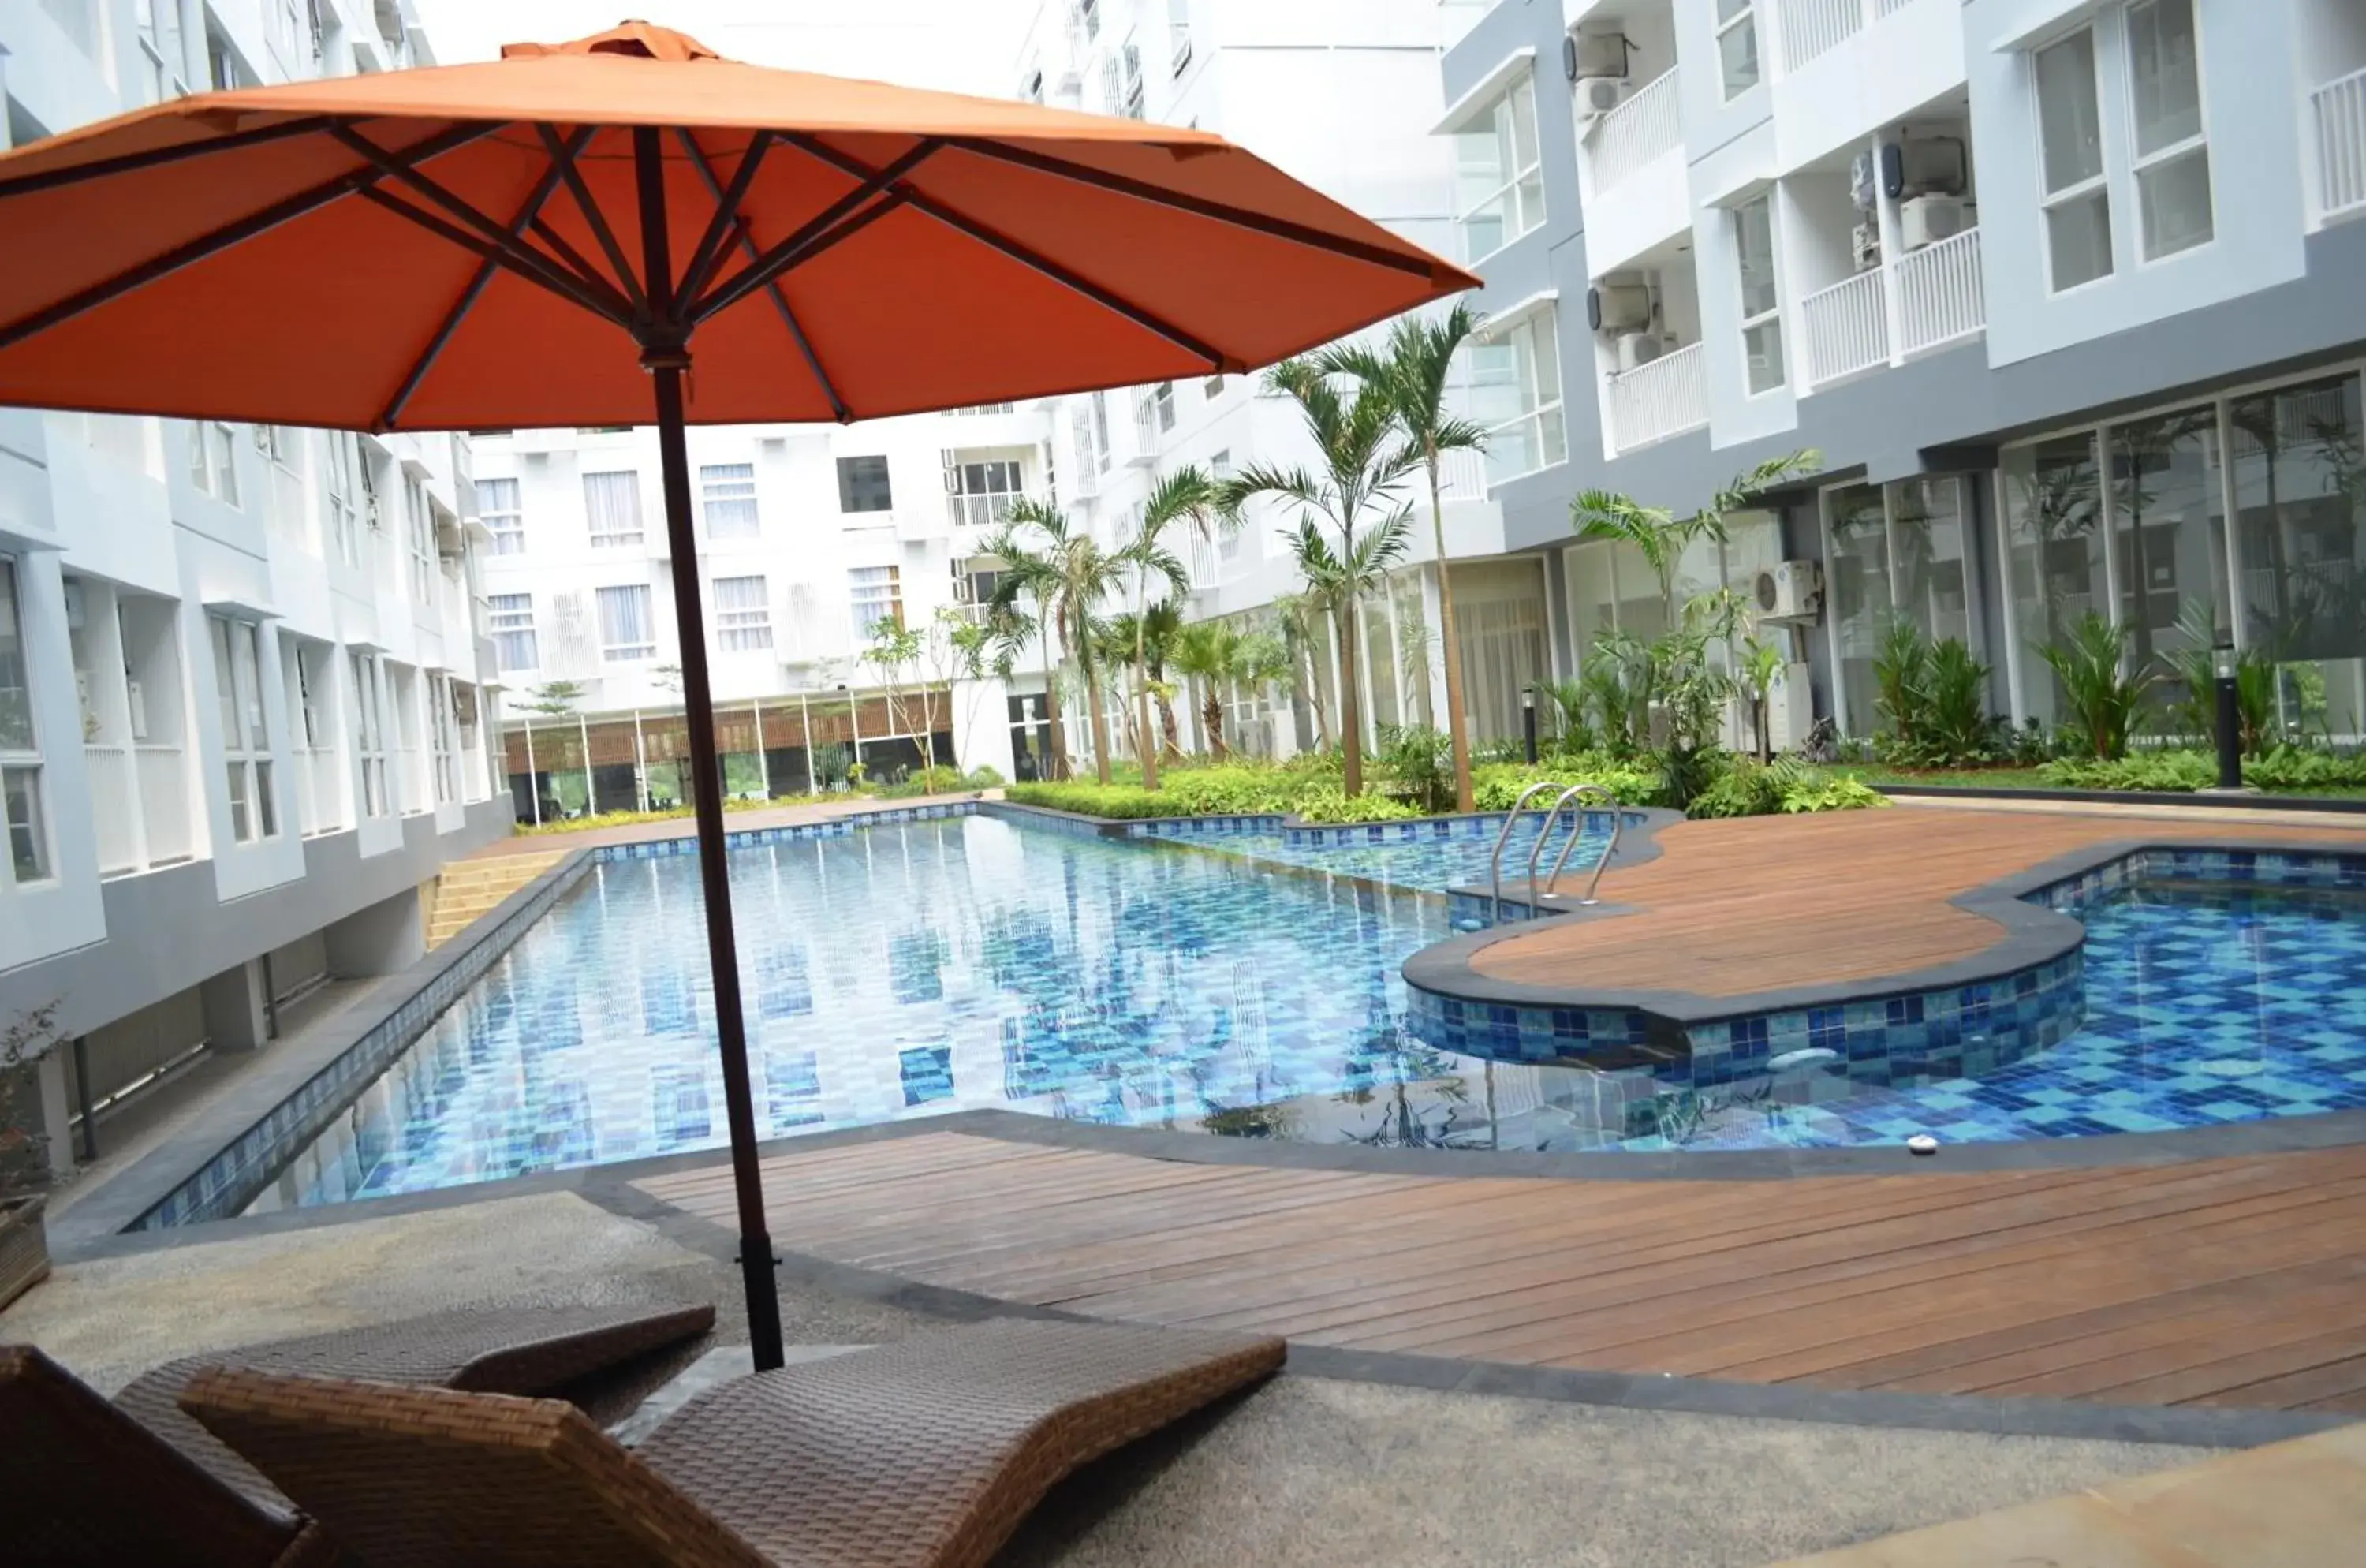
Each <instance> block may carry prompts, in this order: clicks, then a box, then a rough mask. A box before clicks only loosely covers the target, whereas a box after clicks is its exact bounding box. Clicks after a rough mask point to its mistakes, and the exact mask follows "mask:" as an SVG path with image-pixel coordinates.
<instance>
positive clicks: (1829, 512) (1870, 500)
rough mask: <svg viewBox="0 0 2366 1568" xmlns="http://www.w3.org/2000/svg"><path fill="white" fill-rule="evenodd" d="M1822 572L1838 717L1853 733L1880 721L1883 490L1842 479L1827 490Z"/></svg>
mask: <svg viewBox="0 0 2366 1568" xmlns="http://www.w3.org/2000/svg"><path fill="white" fill-rule="evenodd" d="M1824 574H1825V578H1826V589H1827V592H1829V594H1830V605H1829V613H1830V615H1831V644H1832V668H1833V670H1834V671H1835V676H1834V681H1833V686H1834V693H1835V694H1836V695H1837V696H1838V697H1839V699H1840V702H1839V707H1840V712H1839V714H1838V718H1839V721H1840V727H1841V728H1842V730H1844V731H1846V732H1847V733H1848V734H1851V735H1871V734H1872V733H1873V732H1874V731H1875V729H1876V728H1878V726H1879V722H1880V721H1879V716H1878V714H1877V712H1876V707H1875V705H1874V692H1875V684H1874V678H1873V661H1874V659H1875V656H1876V655H1877V654H1878V653H1879V652H1880V651H1881V639H1882V637H1883V636H1884V635H1885V634H1886V633H1887V631H1888V630H1889V621H1890V616H1891V614H1892V612H1893V609H1894V605H1893V604H1892V601H1891V597H1890V585H1889V525H1888V517H1887V512H1886V510H1885V508H1884V506H1883V503H1882V493H1881V491H1880V490H1879V489H1878V488H1876V487H1875V486H1873V485H1843V486H1842V487H1840V488H1839V489H1837V490H1828V491H1824Z"/></svg>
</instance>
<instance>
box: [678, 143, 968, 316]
mask: <svg viewBox="0 0 2366 1568" xmlns="http://www.w3.org/2000/svg"><path fill="white" fill-rule="evenodd" d="M943 145H944V143H943V142H941V141H936V140H935V139H933V138H930V139H928V140H925V141H920V142H918V143H916V144H915V145H914V146H913V147H912V148H911V150H910V151H908V152H905V153H904V154H903V155H902V156H901V157H899V158H897V159H896V161H895V162H894V163H892V164H888V165H887V166H886V167H885V168H884V169H881V170H880V171H879V172H878V173H877V174H876V175H873V176H872V177H870V178H868V179H865V180H864V181H863V182H862V184H861V185H859V186H855V187H854V188H853V189H852V190H851V191H848V192H847V193H846V194H845V195H844V196H841V197H839V198H838V199H837V200H836V201H833V202H831V203H830V204H829V205H828V207H825V208H823V209H821V210H820V211H819V212H817V213H816V214H815V215H814V216H813V217H812V218H810V219H808V220H806V222H805V223H804V224H802V225H801V226H800V227H799V228H798V230H797V231H796V232H795V233H794V234H791V235H790V236H789V237H788V238H787V239H785V240H783V241H782V242H781V243H779V244H777V245H774V246H773V247H772V249H771V250H769V251H766V252H765V253H764V254H762V255H761V256H759V257H758V258H757V259H756V260H754V261H752V262H750V263H749V264H748V265H746V266H744V267H742V268H740V269H739V270H738V272H736V273H734V274H732V275H731V276H729V277H728V278H727V279H725V280H724V281H723V282H722V283H720V284H718V285H716V286H715V288H714V290H713V291H712V292H710V293H708V294H707V295H706V296H705V297H704V299H699V300H696V301H695V302H693V304H692V305H691V306H690V308H689V312H688V313H689V316H690V319H691V320H692V321H694V322H695V321H704V320H706V318H707V317H709V316H712V315H714V314H715V313H716V312H717V311H720V310H729V309H730V308H731V307H732V306H734V305H736V304H738V302H739V301H740V300H742V299H746V298H747V297H748V296H749V294H751V293H753V292H755V291H756V290H757V289H759V288H762V287H763V286H764V285H765V284H767V283H770V282H771V281H772V279H774V278H776V277H778V276H781V274H783V273H784V272H786V271H788V270H789V268H791V267H793V266H795V265H798V264H799V263H801V262H806V261H810V260H812V259H813V257H814V256H816V255H818V254H821V252H823V251H825V250H827V249H828V248H829V247H830V246H831V245H835V244H837V243H839V241H841V240H844V239H847V238H849V237H850V236H851V235H852V234H854V233H855V232H856V231H858V230H860V229H862V228H863V227H865V226H867V225H869V224H871V223H873V222H875V221H876V220H879V219H881V218H884V217H885V216H886V215H887V213H889V212H890V211H893V210H894V209H896V207H898V206H901V205H902V203H901V202H900V201H898V200H890V201H887V202H884V203H882V204H881V205H879V206H877V207H873V208H872V209H870V210H869V211H867V212H866V213H864V214H863V215H862V217H861V218H859V219H857V220H853V221H852V222H851V223H848V224H845V225H842V226H840V227H839V228H838V229H836V230H831V225H832V224H835V223H838V221H839V220H840V219H841V218H844V217H846V215H847V214H848V213H851V212H852V211H854V209H857V208H859V207H861V206H862V204H863V203H864V202H866V201H869V200H870V199H871V198H872V197H874V196H877V195H878V194H879V193H880V192H882V191H884V190H885V189H886V188H887V187H888V186H891V185H894V184H895V183H896V181H897V180H900V179H902V178H903V177H904V176H905V175H907V174H910V173H911V172H912V171H913V170H914V169H915V168H918V166H919V165H920V164H921V163H923V162H924V161H925V160H927V159H928V158H929V157H930V156H932V155H934V154H935V152H937V150H938V149H939V148H941V147H942V146H943ZM825 231H828V232H827V233H825Z"/></svg>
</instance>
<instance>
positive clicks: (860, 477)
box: [838, 457, 896, 512]
mask: <svg viewBox="0 0 2366 1568" xmlns="http://www.w3.org/2000/svg"><path fill="white" fill-rule="evenodd" d="M895 504H896V502H895V496H894V494H893V492H892V491H890V490H889V489H888V486H887V459H886V458H884V457H840V458H839V460H838V509H839V511H840V512H885V511H888V510H890V509H892V508H893V507H894V505H895Z"/></svg>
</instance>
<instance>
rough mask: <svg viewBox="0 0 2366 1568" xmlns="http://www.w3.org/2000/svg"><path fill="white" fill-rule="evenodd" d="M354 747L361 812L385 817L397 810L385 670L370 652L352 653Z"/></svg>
mask: <svg viewBox="0 0 2366 1568" xmlns="http://www.w3.org/2000/svg"><path fill="white" fill-rule="evenodd" d="M351 663H352V669H353V672H354V750H355V758H356V760H357V761H359V763H360V764H361V771H362V815H363V816H365V817H384V816H387V815H388V814H389V813H390V812H391V811H392V810H393V809H394V803H393V801H392V800H391V799H389V797H388V795H387V789H386V688H385V684H384V682H385V671H383V670H382V669H381V668H380V667H379V664H378V661H377V658H376V657H375V656H373V655H371V654H367V653H355V654H354V655H353V656H352V660H351Z"/></svg>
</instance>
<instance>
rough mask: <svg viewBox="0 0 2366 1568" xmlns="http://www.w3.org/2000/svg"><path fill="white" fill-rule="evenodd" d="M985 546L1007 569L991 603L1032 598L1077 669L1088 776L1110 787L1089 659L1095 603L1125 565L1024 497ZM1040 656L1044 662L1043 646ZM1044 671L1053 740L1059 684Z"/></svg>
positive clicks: (1105, 728) (1095, 667)
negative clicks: (1088, 723)
mask: <svg viewBox="0 0 2366 1568" xmlns="http://www.w3.org/2000/svg"><path fill="white" fill-rule="evenodd" d="M1031 534H1032V535H1040V536H1042V541H1043V542H1042V547H1040V548H1037V547H1034V546H1033V545H1032V544H1031V537H1030V536H1031ZM985 549H986V551H987V552H988V553H990V554H993V555H996V556H999V557H1000V558H1002V560H1003V562H1004V564H1005V565H1006V566H1008V569H1009V571H1008V575H1007V576H1006V577H1004V578H1003V579H1002V580H1001V581H998V582H997V583H996V584H995V590H994V601H993V602H994V603H995V604H1008V602H1009V601H1010V600H1011V599H1013V598H1014V597H1016V596H1017V595H1018V594H1020V593H1022V592H1024V593H1028V594H1031V595H1032V596H1033V597H1034V599H1035V602H1036V603H1037V604H1040V605H1042V607H1043V610H1044V612H1045V613H1044V615H1042V616H1040V617H1039V619H1040V620H1042V622H1044V623H1046V624H1048V625H1049V626H1051V627H1052V628H1053V629H1054V630H1056V631H1057V632H1058V634H1059V639H1060V646H1061V648H1062V649H1065V651H1066V652H1068V653H1069V654H1072V655H1074V656H1075V658H1076V663H1077V665H1078V666H1079V668H1081V670H1082V671H1083V672H1084V677H1085V705H1086V706H1087V708H1089V709H1090V710H1091V716H1092V736H1093V766H1094V771H1095V772H1096V773H1098V775H1099V778H1100V782H1101V783H1103V784H1107V783H1109V782H1110V749H1109V716H1108V715H1107V714H1105V713H1103V712H1102V711H1101V697H1100V690H1101V688H1100V662H1099V660H1098V659H1097V658H1095V656H1094V653H1095V650H1094V648H1093V637H1092V632H1093V627H1094V626H1095V624H1096V621H1097V619H1098V610H1099V608H1100V603H1101V601H1102V600H1104V599H1106V598H1108V597H1109V596H1110V593H1111V592H1114V591H1115V590H1116V588H1117V585H1118V582H1119V581H1120V580H1121V578H1122V577H1123V576H1124V571H1125V562H1124V560H1123V559H1122V558H1121V557H1120V556H1118V555H1114V554H1112V553H1110V551H1108V550H1105V549H1103V548H1101V547H1100V545H1099V543H1098V541H1097V540H1095V539H1094V538H1093V536H1091V535H1090V534H1089V533H1087V532H1085V531H1084V530H1082V529H1080V528H1076V527H1073V526H1071V525H1070V524H1069V522H1068V514H1067V513H1065V512H1062V511H1061V510H1059V509H1058V508H1057V507H1053V506H1046V505H1044V504H1043V503H1042V502H1037V501H1032V500H1029V499H1026V498H1021V499H1020V500H1019V501H1016V502H1012V503H1011V507H1010V515H1009V519H1008V522H1006V523H1005V525H1003V527H1002V529H1001V531H1000V532H998V533H997V534H996V535H995V536H994V537H993V538H991V539H989V540H987V541H986V545H985ZM1045 653H1046V658H1047V661H1048V657H1049V653H1050V645H1049V643H1048V642H1047V643H1046V645H1045ZM1044 673H1045V680H1044V687H1045V690H1046V692H1047V693H1051V694H1052V695H1051V696H1050V697H1049V699H1048V700H1049V702H1050V716H1051V718H1052V721H1053V735H1054V736H1055V737H1056V736H1057V735H1058V734H1059V698H1058V696H1057V691H1058V682H1057V681H1056V680H1055V679H1053V675H1052V671H1051V670H1050V668H1049V665H1048V662H1047V665H1046V669H1045V672H1044ZM1053 748H1054V753H1055V766H1056V769H1057V771H1058V772H1059V773H1061V775H1062V776H1065V774H1066V773H1067V768H1066V764H1065V760H1061V759H1057V757H1056V753H1057V751H1058V750H1059V745H1058V742H1057V740H1056V739H1055V740H1054V742H1053Z"/></svg>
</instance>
